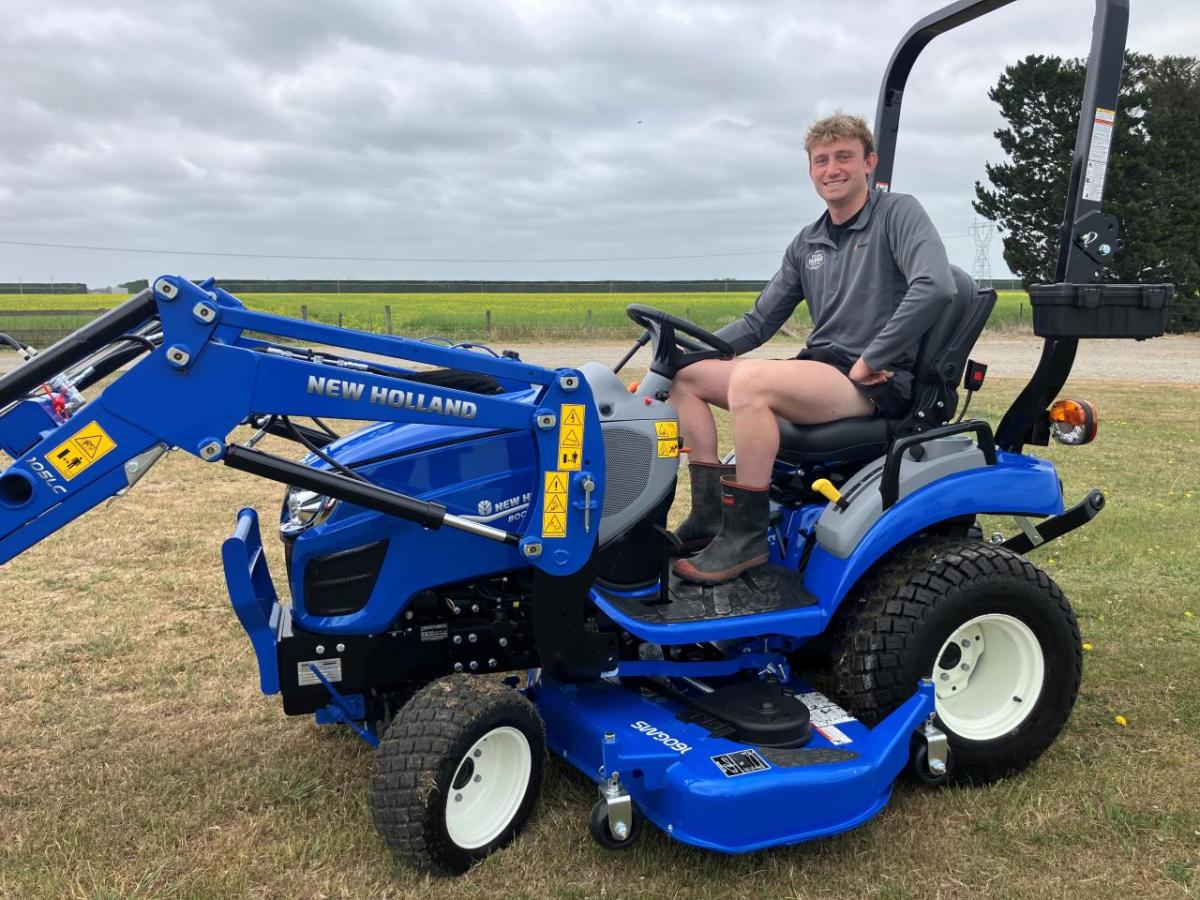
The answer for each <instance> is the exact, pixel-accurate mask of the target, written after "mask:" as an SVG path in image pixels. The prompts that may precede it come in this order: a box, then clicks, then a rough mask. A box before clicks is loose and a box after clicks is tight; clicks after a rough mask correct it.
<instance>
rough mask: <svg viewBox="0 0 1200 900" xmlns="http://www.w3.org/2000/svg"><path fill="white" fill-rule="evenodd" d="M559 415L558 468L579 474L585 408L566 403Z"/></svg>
mask: <svg viewBox="0 0 1200 900" xmlns="http://www.w3.org/2000/svg"><path fill="white" fill-rule="evenodd" d="M559 413H560V415H559V421H560V422H561V423H562V425H561V427H560V428H559V431H558V467H559V468H560V469H565V470H567V471H571V472H578V471H579V467H580V465H581V464H582V463H583V414H584V406H583V404H582V403H564V404H562V408H561V409H560V410H559ZM547 536H548V535H543V537H547Z"/></svg>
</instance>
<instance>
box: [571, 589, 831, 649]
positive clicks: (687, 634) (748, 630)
mask: <svg viewBox="0 0 1200 900" xmlns="http://www.w3.org/2000/svg"><path fill="white" fill-rule="evenodd" d="M647 593H648V594H657V593H658V589H657V588H655V589H653V590H650V591H648V592H647ZM589 596H590V597H591V599H592V602H593V603H595V604H596V605H597V606H598V607H600V609H601V610H602V611H603V612H604V614H605V615H606V616H608V617H609V618H610V619H612V620H613V621H614V622H615V623H616V624H617V625H619V626H620V627H622V628H624V629H625V630H626V631H628V632H630V633H631V634H636V635H637V636H638V637H640V638H641V639H642V640H645V641H651V642H652V643H655V644H695V643H703V642H704V641H732V640H740V639H741V638H749V637H757V636H760V635H762V636H767V635H781V636H783V637H811V636H813V635H817V634H820V633H821V632H822V631H824V630H825V623H826V622H827V621H828V619H829V614H828V613H827V612H826V611H825V608H824V605H823V604H820V605H816V606H805V607H801V608H799V609H789V610H784V611H782V612H773V613H759V614H758V615H753V616H732V617H730V618H725V619H708V620H705V621H702V622H675V623H672V624H668V625H663V624H657V625H656V624H651V623H649V622H643V621H641V620H640V619H635V618H633V617H632V616H627V615H626V614H625V613H623V612H621V610H619V609H617V608H616V607H615V606H613V605H612V604H611V603H609V602H608V601H607V600H605V599H604V597H603V596H602V595H601V594H599V593H597V592H596V591H591V592H590V594H589Z"/></svg>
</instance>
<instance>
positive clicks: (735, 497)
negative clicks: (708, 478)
mask: <svg viewBox="0 0 1200 900" xmlns="http://www.w3.org/2000/svg"><path fill="white" fill-rule="evenodd" d="M721 513H722V515H721V530H720V531H718V532H717V536H716V537H714V538H713V540H712V543H711V544H709V545H708V546H707V547H706V548H705V549H703V550H701V551H700V552H699V553H697V554H696V555H695V556H693V557H691V558H690V559H681V560H679V562H677V563H675V570H674V571H675V574H676V575H678V576H679V577H680V578H682V579H683V580H684V581H694V582H697V583H699V584H724V583H725V582H726V581H732V580H733V579H734V578H737V577H738V576H739V575H741V574H742V573H743V572H745V571H746V570H747V569H753V568H755V567H756V566H761V565H762V564H763V563H765V562H766V561H767V556H768V553H767V520H768V519H769V517H770V513H771V501H770V494H769V491H768V489H767V488H766V487H760V488H756V487H748V486H747V485H744V484H738V483H737V482H736V481H735V480H734V479H733V478H732V477H728V476H727V477H724V478H722V479H721Z"/></svg>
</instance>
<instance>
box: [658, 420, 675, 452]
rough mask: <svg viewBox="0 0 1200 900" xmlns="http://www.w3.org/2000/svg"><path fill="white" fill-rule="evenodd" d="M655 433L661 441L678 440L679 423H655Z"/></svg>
mask: <svg viewBox="0 0 1200 900" xmlns="http://www.w3.org/2000/svg"><path fill="white" fill-rule="evenodd" d="M654 433H655V434H657V435H658V439H659V440H660V441H661V440H664V439H666V438H677V437H679V423H678V422H673V421H672V422H655V423H654ZM660 455H661V454H660Z"/></svg>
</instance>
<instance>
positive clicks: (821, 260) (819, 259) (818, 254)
mask: <svg viewBox="0 0 1200 900" xmlns="http://www.w3.org/2000/svg"><path fill="white" fill-rule="evenodd" d="M823 265H825V251H824V250H814V251H813V252H812V253H810V254H808V256H807V257H805V259H804V268H806V269H819V268H821V266H823Z"/></svg>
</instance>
